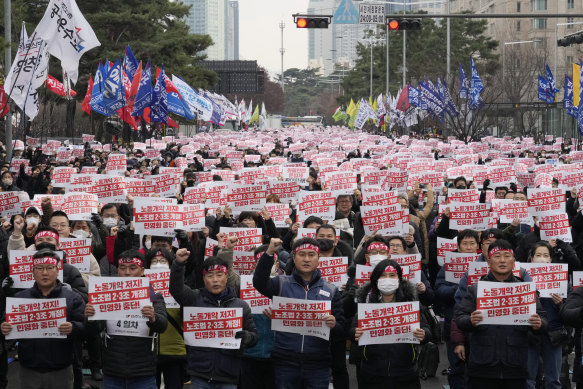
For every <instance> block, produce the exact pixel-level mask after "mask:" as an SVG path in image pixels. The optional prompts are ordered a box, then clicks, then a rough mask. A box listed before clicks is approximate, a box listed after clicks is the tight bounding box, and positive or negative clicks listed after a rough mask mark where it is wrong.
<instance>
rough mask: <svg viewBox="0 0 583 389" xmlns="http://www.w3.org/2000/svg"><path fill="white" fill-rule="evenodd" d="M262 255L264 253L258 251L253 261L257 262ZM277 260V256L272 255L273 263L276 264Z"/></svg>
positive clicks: (275, 254)
mask: <svg viewBox="0 0 583 389" xmlns="http://www.w3.org/2000/svg"><path fill="white" fill-rule="evenodd" d="M263 254H265V251H260V252H258V253H257V255H256V256H255V260H256V261H259V259H260V258H261V256H262V255H263ZM277 258H278V256H277V253H273V260H274V262H276V261H277Z"/></svg>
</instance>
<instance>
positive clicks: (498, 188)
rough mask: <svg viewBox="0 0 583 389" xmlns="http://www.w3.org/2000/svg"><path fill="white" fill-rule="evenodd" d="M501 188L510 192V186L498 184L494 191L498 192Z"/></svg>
mask: <svg viewBox="0 0 583 389" xmlns="http://www.w3.org/2000/svg"><path fill="white" fill-rule="evenodd" d="M499 190H503V191H504V192H506V193H508V188H507V187H506V186H497V187H496V188H494V193H496V192H498V191H499Z"/></svg>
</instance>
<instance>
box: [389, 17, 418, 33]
mask: <svg viewBox="0 0 583 389" xmlns="http://www.w3.org/2000/svg"><path fill="white" fill-rule="evenodd" d="M387 25H388V26H389V31H399V30H403V31H417V30H421V19H406V18H398V19H389V18H387Z"/></svg>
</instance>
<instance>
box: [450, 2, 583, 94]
mask: <svg viewBox="0 0 583 389" xmlns="http://www.w3.org/2000/svg"><path fill="white" fill-rule="evenodd" d="M464 10H470V11H473V12H474V13H480V14H499V13H509V14H516V15H519V14H521V13H534V14H540V17H536V18H528V19H527V18H507V19H487V20H488V29H487V30H486V34H487V35H488V36H490V37H492V38H494V39H496V40H497V41H498V42H500V45H499V51H500V53H501V54H503V52H504V51H505V50H506V51H507V53H506V54H507V55H508V50H510V47H511V46H512V47H513V49H512V50H515V49H516V50H517V49H518V48H519V47H521V48H522V49H524V48H526V47H527V46H528V45H532V48H533V49H536V50H537V51H538V52H539V55H541V56H542V57H544V58H545V60H546V62H547V63H548V64H549V66H550V68H551V70H553V71H554V73H555V79H556V80H557V84H561V85H562V77H561V76H562V75H563V74H571V73H572V63H573V62H577V61H578V60H579V57H580V56H581V54H582V50H581V47H580V46H578V45H574V46H571V47H558V46H557V38H558V39H561V38H562V37H564V36H566V35H569V34H573V33H576V32H578V31H581V30H583V21H582V20H581V19H576V18H575V17H567V18H547V17H546V16H545V15H546V14H552V13H561V14H563V13H566V14H570V13H572V14H573V15H581V13H583V1H580V0H455V1H451V12H452V13H458V12H460V11H464ZM505 46H506V47H505ZM555 62H556V70H555ZM542 66H544V64H542ZM540 71H541V73H544V68H541V70H540Z"/></svg>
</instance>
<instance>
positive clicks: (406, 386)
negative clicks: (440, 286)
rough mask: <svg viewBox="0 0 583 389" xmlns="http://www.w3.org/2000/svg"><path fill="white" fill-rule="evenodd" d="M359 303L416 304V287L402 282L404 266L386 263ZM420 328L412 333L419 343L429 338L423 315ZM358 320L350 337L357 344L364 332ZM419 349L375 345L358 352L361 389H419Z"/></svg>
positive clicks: (360, 293)
mask: <svg viewBox="0 0 583 389" xmlns="http://www.w3.org/2000/svg"><path fill="white" fill-rule="evenodd" d="M357 300H358V302H359V303H394V302H399V303H400V302H407V301H417V292H416V288H415V285H413V284H412V283H410V282H409V281H407V280H403V272H402V269H401V266H399V264H398V263H397V262H395V261H393V260H389V259H385V260H383V261H381V262H379V263H378V264H377V266H376V267H375V268H374V270H373V272H372V274H371V276H370V282H369V283H367V284H365V285H364V286H363V287H362V288H361V289H360V290H359V291H358V295H357ZM420 320H421V326H420V327H421V328H417V329H415V330H414V331H413V336H415V337H416V338H417V339H419V341H420V342H426V341H427V340H428V339H429V338H430V331H429V325H428V324H427V322H426V321H425V317H424V315H420ZM357 325H358V317H357V316H355V317H354V319H353V321H352V327H351V335H352V336H353V337H354V340H356V341H358V340H359V338H360V337H361V336H362V334H363V330H362V329H361V328H358V327H357ZM418 348H419V346H417V345H415V344H412V343H409V344H407V343H399V344H375V345H368V346H362V347H360V348H359V356H360V364H358V363H357V379H358V384H359V387H360V388H367V389H376V388H379V389H381V388H399V389H417V388H420V387H421V386H420V383H419V369H418V365H417V358H418V356H419V350H418Z"/></svg>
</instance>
